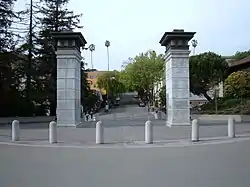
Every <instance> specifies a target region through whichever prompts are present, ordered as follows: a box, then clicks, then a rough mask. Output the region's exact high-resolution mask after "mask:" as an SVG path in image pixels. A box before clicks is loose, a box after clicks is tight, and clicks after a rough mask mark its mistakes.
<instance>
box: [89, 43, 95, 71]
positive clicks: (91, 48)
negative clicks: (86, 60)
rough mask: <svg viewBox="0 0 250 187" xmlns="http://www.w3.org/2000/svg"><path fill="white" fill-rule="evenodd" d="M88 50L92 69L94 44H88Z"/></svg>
mask: <svg viewBox="0 0 250 187" xmlns="http://www.w3.org/2000/svg"><path fill="white" fill-rule="evenodd" d="M89 50H90V54H91V56H90V60H91V67H92V69H94V65H93V54H92V53H93V51H95V45H94V44H90V45H89Z"/></svg>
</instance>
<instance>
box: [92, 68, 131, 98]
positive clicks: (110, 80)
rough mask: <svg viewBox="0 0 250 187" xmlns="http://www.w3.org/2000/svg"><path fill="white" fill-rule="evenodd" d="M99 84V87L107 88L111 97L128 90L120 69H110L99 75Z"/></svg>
mask: <svg viewBox="0 0 250 187" xmlns="http://www.w3.org/2000/svg"><path fill="white" fill-rule="evenodd" d="M97 85H98V88H100V89H105V90H106V93H107V94H108V96H109V97H110V98H111V99H114V97H117V96H118V95H119V94H121V93H124V92H125V91H126V90H125V86H124V85H123V83H122V82H121V77H120V72H118V71H110V72H107V73H104V74H103V75H101V76H99V77H98V79H97Z"/></svg>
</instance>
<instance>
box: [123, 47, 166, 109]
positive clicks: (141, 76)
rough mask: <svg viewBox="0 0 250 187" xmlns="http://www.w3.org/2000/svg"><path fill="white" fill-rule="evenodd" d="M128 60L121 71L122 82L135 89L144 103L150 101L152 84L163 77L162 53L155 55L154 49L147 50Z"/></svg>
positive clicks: (151, 100)
mask: <svg viewBox="0 0 250 187" xmlns="http://www.w3.org/2000/svg"><path fill="white" fill-rule="evenodd" d="M130 62H131V63H129V64H127V66H126V68H125V70H124V73H123V82H124V84H125V85H126V87H127V88H129V89H130V90H131V89H132V90H135V91H137V92H138V95H139V97H140V98H141V99H142V100H143V101H144V102H145V103H148V104H149V103H152V102H153V98H154V96H153V89H154V84H155V83H157V82H159V81H161V80H162V79H163V75H164V65H165V63H164V55H161V54H160V55H157V54H156V52H155V51H147V52H146V53H141V54H139V55H138V56H136V57H135V58H134V59H133V60H130Z"/></svg>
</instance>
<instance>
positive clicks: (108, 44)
mask: <svg viewBox="0 0 250 187" xmlns="http://www.w3.org/2000/svg"><path fill="white" fill-rule="evenodd" d="M105 46H106V47H107V57H108V71H109V46H110V41H108V40H106V41H105Z"/></svg>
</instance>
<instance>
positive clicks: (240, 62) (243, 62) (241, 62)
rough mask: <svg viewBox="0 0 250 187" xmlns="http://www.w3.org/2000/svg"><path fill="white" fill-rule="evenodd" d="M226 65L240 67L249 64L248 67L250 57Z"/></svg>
mask: <svg viewBox="0 0 250 187" xmlns="http://www.w3.org/2000/svg"><path fill="white" fill-rule="evenodd" d="M228 64H229V67H235V66H240V65H243V64H249V66H250V56H248V57H246V58H243V59H241V60H239V61H229V62H228Z"/></svg>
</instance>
